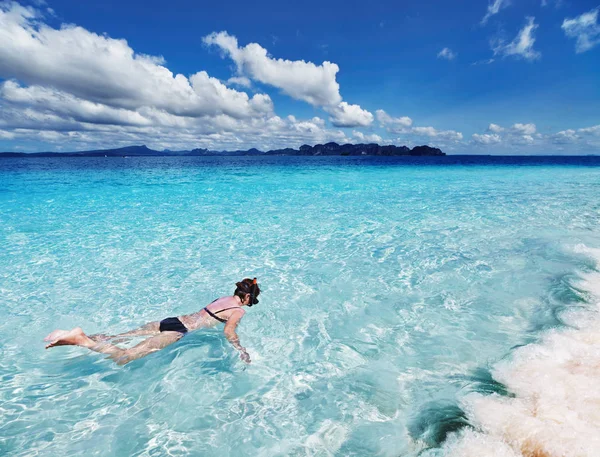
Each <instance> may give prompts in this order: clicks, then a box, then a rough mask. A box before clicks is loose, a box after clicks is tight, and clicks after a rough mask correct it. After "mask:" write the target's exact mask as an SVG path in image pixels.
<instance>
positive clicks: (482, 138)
mask: <svg viewBox="0 0 600 457" xmlns="http://www.w3.org/2000/svg"><path fill="white" fill-rule="evenodd" d="M471 138H473V141H474V142H475V143H477V144H486V145H487V144H498V143H500V142H501V141H502V139H501V138H500V135H498V134H497V133H491V134H490V133H484V134H477V133H474V134H473V135H472V137H471Z"/></svg>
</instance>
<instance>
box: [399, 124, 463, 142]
mask: <svg viewBox="0 0 600 457" xmlns="http://www.w3.org/2000/svg"><path fill="white" fill-rule="evenodd" d="M411 133H413V134H415V135H419V136H427V137H429V138H439V139H443V140H449V141H460V140H462V139H463V135H462V133H460V132H456V131H454V130H437V129H435V128H433V127H413V128H412V129H411Z"/></svg>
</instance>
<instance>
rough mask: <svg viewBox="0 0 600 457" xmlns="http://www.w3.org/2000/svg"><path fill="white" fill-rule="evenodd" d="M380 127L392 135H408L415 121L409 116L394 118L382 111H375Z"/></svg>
mask: <svg viewBox="0 0 600 457" xmlns="http://www.w3.org/2000/svg"><path fill="white" fill-rule="evenodd" d="M375 115H376V116H377V121H378V122H379V125H381V126H382V127H385V128H386V129H387V131H388V132H390V133H406V132H407V131H408V128H409V127H410V126H411V125H412V123H413V121H412V119H411V118H410V117H408V116H402V117H392V116H390V115H389V114H388V113H386V112H385V111H384V110H382V109H378V110H377V111H375Z"/></svg>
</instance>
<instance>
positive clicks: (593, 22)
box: [561, 8, 600, 54]
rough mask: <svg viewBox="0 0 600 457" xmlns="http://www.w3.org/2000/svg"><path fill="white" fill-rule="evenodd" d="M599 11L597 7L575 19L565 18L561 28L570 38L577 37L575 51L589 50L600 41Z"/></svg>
mask: <svg viewBox="0 0 600 457" xmlns="http://www.w3.org/2000/svg"><path fill="white" fill-rule="evenodd" d="M598 11H599V8H595V9H593V10H591V11H588V12H587V13H583V14H582V15H581V16H577V17H575V18H573V19H565V20H564V21H563V23H562V26H561V28H562V29H563V30H564V32H565V35H567V36H568V37H570V38H576V39H577V41H576V42H575V52H577V53H578V54H579V53H581V52H585V51H589V50H590V49H592V48H593V47H594V46H596V45H598V44H599V43H600V25H599V24H598Z"/></svg>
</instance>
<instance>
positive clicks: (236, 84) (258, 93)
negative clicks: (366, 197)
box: [0, 0, 600, 154]
mask: <svg viewBox="0 0 600 457" xmlns="http://www.w3.org/2000/svg"><path fill="white" fill-rule="evenodd" d="M599 9H600V4H599V3H597V2H591V1H577V2H573V1H567V0H535V1H534V0H524V1H519V2H517V1H515V0H490V1H485V0H484V1H481V0H473V1H463V2H442V1H435V2H434V1H431V0H421V1H414V2H412V1H411V2H403V4H400V2H349V1H345V2H324V1H319V2H314V1H305V2H285V3H282V2H218V3H217V4H211V5H210V7H208V6H207V5H206V4H205V3H202V2H193V1H188V0H171V1H169V2H164V1H160V2H159V1H155V0H149V1H143V2H141V1H119V2H117V1H112V0H104V1H102V2H74V1H53V0H48V1H47V2H46V1H43V0H36V1H29V2H18V3H17V2H0V150H6V151H40V150H56V151H61V150H62V151H70V150H82V149H90V148H102V147H116V146H124V145H130V144H146V145H148V146H149V147H152V148H155V149H163V148H169V149H191V148H194V147H207V148H211V149H241V148H250V147H258V148H260V149H263V150H265V149H269V148H275V147H288V146H291V147H298V146H300V145H301V144H303V143H308V144H316V143H322V142H326V141H337V142H352V143H358V142H378V143H380V144H390V143H393V144H398V145H401V144H407V145H409V146H414V145H416V144H430V145H433V146H438V147H441V148H442V149H443V150H444V151H446V152H448V153H467V154H469V153H492V154H543V153H546V154H599V153H600V84H599V79H600V78H599V77H600V17H599Z"/></svg>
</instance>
